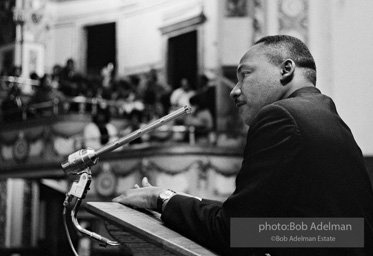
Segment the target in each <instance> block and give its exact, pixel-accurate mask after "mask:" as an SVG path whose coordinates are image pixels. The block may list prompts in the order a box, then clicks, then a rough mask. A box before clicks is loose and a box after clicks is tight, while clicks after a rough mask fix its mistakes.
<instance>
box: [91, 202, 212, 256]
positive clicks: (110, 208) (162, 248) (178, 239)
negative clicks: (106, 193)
mask: <svg viewBox="0 0 373 256" xmlns="http://www.w3.org/2000/svg"><path fill="white" fill-rule="evenodd" d="M86 209H87V210H88V211H89V212H90V213H93V214H94V215H96V216H98V217H100V218H102V219H103V220H105V226H106V228H107V230H108V232H109V233H110V235H111V236H112V237H113V238H114V239H115V240H117V241H118V242H120V243H121V246H123V247H124V248H126V249H127V250H129V251H130V252H132V254H133V255H161V256H163V255H203V256H208V255H217V254H215V253H214V252H212V251H210V250H208V249H206V248H204V247H202V246H201V245H199V244H197V243H195V242H193V241H192V240H190V239H188V238H186V237H184V236H182V235H180V234H179V233H177V232H175V231H173V230H171V229H169V228H167V227H166V226H165V225H164V223H163V222H162V220H161V219H160V214H159V213H157V212H153V211H145V210H141V211H139V210H136V209H133V208H130V207H127V206H124V205H121V204H119V203H114V202H87V203H86Z"/></svg>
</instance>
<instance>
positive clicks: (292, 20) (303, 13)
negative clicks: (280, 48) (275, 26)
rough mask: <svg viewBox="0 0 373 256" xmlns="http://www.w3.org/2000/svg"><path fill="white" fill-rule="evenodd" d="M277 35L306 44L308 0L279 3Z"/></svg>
mask: <svg viewBox="0 0 373 256" xmlns="http://www.w3.org/2000/svg"><path fill="white" fill-rule="evenodd" d="M278 8H279V20H278V22H279V34H286V35H291V36H295V37H297V38H299V39H300V40H302V41H303V42H305V43H307V42H308V0H280V1H279V6H278Z"/></svg>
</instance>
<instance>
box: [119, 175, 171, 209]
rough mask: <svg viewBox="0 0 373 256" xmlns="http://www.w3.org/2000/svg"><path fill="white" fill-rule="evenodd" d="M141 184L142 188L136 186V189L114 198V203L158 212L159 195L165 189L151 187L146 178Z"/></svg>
mask: <svg viewBox="0 0 373 256" xmlns="http://www.w3.org/2000/svg"><path fill="white" fill-rule="evenodd" d="M141 183H142V187H140V186H139V185H137V184H136V185H135V188H134V189H128V190H126V191H124V192H123V193H122V194H121V195H120V196H118V197H116V198H114V199H113V202H118V203H121V204H124V205H129V206H134V207H138V208H146V209H151V210H157V199H158V195H159V193H160V192H162V191H163V190H165V189H163V188H159V187H154V186H152V185H150V184H149V182H148V179H147V178H146V177H144V178H143V179H142V181H141Z"/></svg>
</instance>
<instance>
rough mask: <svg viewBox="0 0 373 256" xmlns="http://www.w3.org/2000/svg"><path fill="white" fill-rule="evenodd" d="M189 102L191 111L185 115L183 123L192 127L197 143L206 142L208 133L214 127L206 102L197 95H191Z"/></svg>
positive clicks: (207, 141)
mask: <svg viewBox="0 0 373 256" xmlns="http://www.w3.org/2000/svg"><path fill="white" fill-rule="evenodd" d="M189 102H190V105H191V106H192V108H193V112H192V113H191V114H190V115H186V116H185V118H184V125H186V126H192V127H194V133H195V139H196V142H197V144H208V143H209V134H210V132H211V131H212V129H213V127H214V120H213V117H212V114H211V112H210V110H209V109H208V108H207V104H206V103H207V102H205V101H204V100H203V99H202V98H201V97H198V95H194V96H193V97H191V98H190V100H189Z"/></svg>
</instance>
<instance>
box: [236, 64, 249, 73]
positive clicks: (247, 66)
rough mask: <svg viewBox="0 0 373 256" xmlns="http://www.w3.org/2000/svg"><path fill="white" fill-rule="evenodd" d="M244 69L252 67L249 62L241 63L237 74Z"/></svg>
mask: <svg viewBox="0 0 373 256" xmlns="http://www.w3.org/2000/svg"><path fill="white" fill-rule="evenodd" d="M242 69H251V67H250V66H249V65H247V64H241V65H239V66H238V68H237V74H238V73H240V72H241V71H242Z"/></svg>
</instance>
